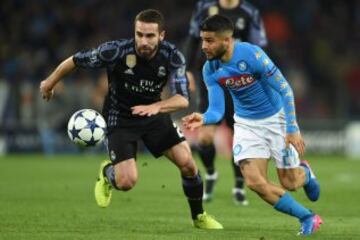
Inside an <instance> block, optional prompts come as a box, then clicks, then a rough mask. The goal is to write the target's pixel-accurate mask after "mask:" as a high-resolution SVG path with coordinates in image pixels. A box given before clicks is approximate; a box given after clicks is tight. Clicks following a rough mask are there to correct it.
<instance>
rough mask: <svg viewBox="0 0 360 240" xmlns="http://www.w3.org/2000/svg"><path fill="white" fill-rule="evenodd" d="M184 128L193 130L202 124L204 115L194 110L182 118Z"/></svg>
mask: <svg viewBox="0 0 360 240" xmlns="http://www.w3.org/2000/svg"><path fill="white" fill-rule="evenodd" d="M182 122H183V125H184V127H185V128H187V129H189V130H191V131H193V130H195V129H198V128H199V127H201V126H202V125H204V117H203V115H202V114H201V113H197V112H194V113H192V114H190V115H187V116H185V117H183V118H182Z"/></svg>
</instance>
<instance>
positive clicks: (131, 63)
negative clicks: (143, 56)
mask: <svg viewBox="0 0 360 240" xmlns="http://www.w3.org/2000/svg"><path fill="white" fill-rule="evenodd" d="M126 66H128V67H129V68H133V67H135V66H136V56H135V54H128V55H126Z"/></svg>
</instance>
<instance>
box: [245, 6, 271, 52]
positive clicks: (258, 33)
mask: <svg viewBox="0 0 360 240" xmlns="http://www.w3.org/2000/svg"><path fill="white" fill-rule="evenodd" d="M249 42H251V43H253V44H256V45H258V46H261V47H266V46H267V44H268V41H267V37H266V31H265V27H264V22H263V20H262V18H261V15H260V12H259V10H257V9H256V10H254V12H253V17H252V21H251V23H250V31H249Z"/></svg>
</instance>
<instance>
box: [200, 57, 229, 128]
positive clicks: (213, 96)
mask: <svg viewBox="0 0 360 240" xmlns="http://www.w3.org/2000/svg"><path fill="white" fill-rule="evenodd" d="M203 79H204V82H205V85H206V87H207V90H208V99H209V106H208V109H207V110H206V112H205V113H204V115H203V116H204V124H214V123H217V122H219V121H221V119H222V118H223V116H224V113H225V98H224V90H223V89H222V87H221V86H220V85H219V83H218V82H217V78H216V73H214V72H213V71H212V70H211V69H210V64H209V62H206V63H205V64H204V67H203Z"/></svg>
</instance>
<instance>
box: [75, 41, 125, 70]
mask: <svg viewBox="0 0 360 240" xmlns="http://www.w3.org/2000/svg"><path fill="white" fill-rule="evenodd" d="M120 57H121V50H120V41H111V42H105V43H102V44H101V45H99V46H98V47H97V48H93V49H90V50H85V51H81V52H77V53H76V54H75V55H74V56H73V60H74V63H75V65H76V66H77V67H81V68H102V67H106V66H107V65H109V64H113V63H115V62H116V61H117V60H118V59H119V58H120Z"/></svg>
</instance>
